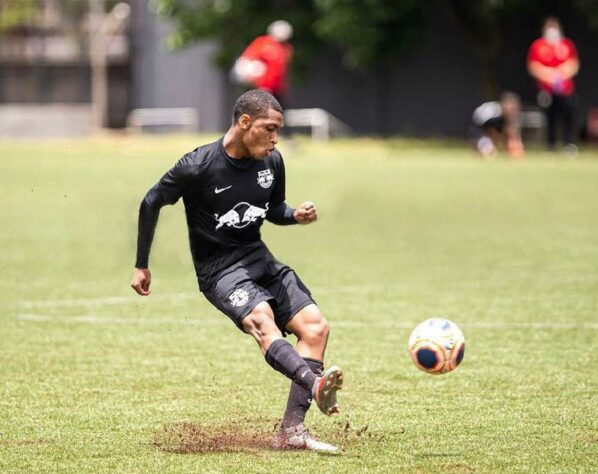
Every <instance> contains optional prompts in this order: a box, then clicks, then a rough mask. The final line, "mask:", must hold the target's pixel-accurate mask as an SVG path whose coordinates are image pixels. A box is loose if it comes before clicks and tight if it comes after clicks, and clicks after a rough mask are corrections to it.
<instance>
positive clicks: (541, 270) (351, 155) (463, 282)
mask: <svg viewBox="0 0 598 474" xmlns="http://www.w3.org/2000/svg"><path fill="white" fill-rule="evenodd" d="M197 144H198V138H197V137H178V138H167V139H165V138H148V139H122V138H121V139H102V140H96V141H86V142H83V141H73V142H60V143H58V142H47V143H21V144H14V143H7V142H4V143H0V166H1V170H2V172H1V173H0V197H1V198H2V206H1V207H0V229H1V230H0V249H1V258H0V336H1V337H0V379H1V381H2V383H1V385H0V472H74V473H84V472H94V473H103V472H129V473H133V472H138V473H147V472H351V473H353V472H530V471H533V472H591V471H594V472H596V471H597V470H598V376H597V375H596V371H597V367H598V154H597V153H596V152H595V151H594V152H593V153H591V152H584V153H582V154H581V155H580V157H579V158H578V159H577V160H567V159H566V158H565V157H564V156H559V155H542V154H540V153H536V154H534V153H532V154H530V156H529V157H528V158H527V159H526V160H525V161H524V162H511V161H506V160H496V161H493V162H483V161H479V160H475V159H473V158H472V157H471V156H470V154H469V152H468V151H467V150H464V149H463V148H459V147H458V146H455V145H450V144H449V145H447V146H441V144H439V143H436V144H434V143H432V144H426V143H420V142H412V141H401V140H396V141H386V142H382V141H373V140H355V141H341V142H334V143H331V144H329V145H313V144H310V143H308V142H299V143H298V144H297V146H296V147H294V148H292V149H288V150H286V153H285V156H286V166H287V190H288V201H289V202H290V203H291V204H297V203H299V202H301V201H302V200H307V199H310V200H313V201H315V202H316V203H317V204H318V206H319V209H320V216H321V219H320V221H319V222H318V223H317V224H316V225H314V226H308V227H301V228H299V227H292V228H289V227H284V228H281V227H275V226H272V225H265V226H264V232H263V233H264V238H265V240H266V241H267V242H268V244H269V246H270V248H271V249H272V250H273V252H274V253H275V255H277V256H278V257H279V258H280V259H281V260H282V261H284V262H286V263H288V264H290V265H291V266H293V267H294V268H295V269H296V270H297V271H298V273H299V274H300V275H301V276H302V279H303V280H304V281H305V282H306V283H307V284H308V285H309V286H310V288H311V289H312V291H313V293H314V296H315V297H316V299H317V301H318V302H319V304H320V306H321V308H322V309H323V311H324V313H325V314H326V316H327V317H328V319H329V320H330V321H331V326H332V334H331V340H330V345H329V350H328V353H327V360H328V361H329V362H334V363H336V364H339V365H341V366H342V367H343V368H344V370H345V373H346V386H345V390H343V393H341V402H342V408H343V413H342V414H341V415H340V416H338V417H333V418H326V417H323V416H321V415H320V414H319V413H317V410H312V411H311V412H310V413H309V415H308V420H307V421H308V423H309V425H310V427H311V428H312V429H313V431H314V432H315V433H316V434H318V435H319V436H321V437H322V438H323V439H325V440H327V441H331V442H334V443H338V444H339V445H340V446H342V449H343V454H342V455H341V456H337V457H330V456H320V455H317V454H312V453H304V452H301V453H297V452H293V453H280V452H274V451H271V450H269V449H267V448H266V447H265V443H266V440H267V438H268V437H269V436H270V435H271V434H272V432H273V429H274V426H275V424H276V423H277V421H278V420H279V419H280V416H281V413H282V411H283V408H284V403H285V399H286V393H287V390H288V385H289V384H288V382H287V381H286V380H284V379H283V377H282V376H281V375H280V374H278V373H276V372H274V371H272V370H271V369H270V368H269V367H268V366H267V364H266V363H265V362H264V361H263V358H262V357H261V355H260V354H259V351H258V349H257V347H256V346H255V343H254V342H253V341H252V340H251V339H250V338H249V337H247V336H245V335H243V334H241V333H240V332H239V331H238V330H236V329H235V327H234V326H233V325H232V324H231V323H230V322H229V321H228V319H227V318H226V317H225V316H223V315H221V314H220V313H218V312H217V311H216V310H214V309H212V308H211V307H210V306H209V304H208V303H207V302H206V301H205V300H204V299H203V297H201V295H200V294H198V292H197V289H196V283H195V278H194V274H193V270H192V264H191V258H190V255H189V249H188V243H187V236H186V228H185V222H184V213H183V209H182V203H179V204H177V205H176V206H175V207H173V208H165V209H164V210H163V212H162V215H161V218H160V224H159V226H158V230H157V235H156V240H155V242H154V247H153V253H152V260H151V262H152V264H151V267H152V271H153V276H154V282H153V294H152V295H151V296H150V297H148V298H141V297H138V296H136V295H134V294H133V292H132V290H131V289H130V288H129V286H128V285H129V281H130V277H131V274H132V265H133V262H134V252H135V238H136V218H137V210H138V204H139V201H140V200H141V197H142V196H143V194H144V193H145V191H146V190H147V188H149V187H150V186H151V185H152V184H153V183H154V182H155V180H156V179H157V178H158V177H159V176H161V174H162V173H163V172H164V171H165V170H166V169H167V168H168V167H169V166H170V165H171V164H172V163H173V162H174V161H175V160H176V159H177V158H178V156H180V155H182V154H183V153H184V152H186V151H188V150H189V149H191V148H194V147H195V146H196V145H197ZM283 151H285V149H284V147H283ZM432 315H443V316H445V317H448V318H450V319H452V320H454V321H456V322H457V323H458V324H459V325H460V326H461V327H462V329H463V331H464V333H465V337H466V340H467V350H466V354H465V359H464V362H463V364H462V365H461V367H459V369H457V370H456V371H455V372H454V373H451V374H448V375H444V376H440V377H433V376H429V375H426V374H424V373H421V372H419V371H418V370H417V369H416V368H415V367H414V366H413V365H412V363H411V361H410V360H409V357H408V354H407V352H406V342H407V338H408V336H409V333H410V331H411V329H412V328H413V327H414V326H415V325H416V323H418V322H419V321H421V320H423V319H426V318H428V317H430V316H432Z"/></svg>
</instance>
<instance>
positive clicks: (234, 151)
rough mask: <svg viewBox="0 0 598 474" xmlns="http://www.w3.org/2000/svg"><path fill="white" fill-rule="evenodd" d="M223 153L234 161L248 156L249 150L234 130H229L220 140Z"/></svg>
mask: <svg viewBox="0 0 598 474" xmlns="http://www.w3.org/2000/svg"><path fill="white" fill-rule="evenodd" d="M222 145H223V146H224V151H225V152H226V154H227V155H228V156H230V157H231V158H233V159H235V160H240V159H242V158H246V157H248V156H249V150H248V149H247V147H246V146H245V144H244V143H243V140H241V137H240V136H239V134H238V133H237V131H236V130H235V129H234V128H232V127H231V128H229V129H228V131H227V132H226V133H225V134H224V139H223V140H222Z"/></svg>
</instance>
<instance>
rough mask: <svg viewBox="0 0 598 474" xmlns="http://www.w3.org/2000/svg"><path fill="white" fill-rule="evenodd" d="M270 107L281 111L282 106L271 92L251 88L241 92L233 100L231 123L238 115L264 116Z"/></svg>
mask: <svg viewBox="0 0 598 474" xmlns="http://www.w3.org/2000/svg"><path fill="white" fill-rule="evenodd" d="M270 109H273V110H276V111H277V112H280V113H282V107H281V105H280V103H279V102H278V101H277V100H276V97H274V96H273V95H272V94H269V93H268V92H265V91H261V90H258V89H253V90H250V91H247V92H245V93H244V94H241V95H240V96H239V98H238V99H237V101H236V102H235V108H234V109H233V124H235V123H237V120H239V117H241V115H243V114H247V115H249V116H250V117H253V118H256V117H266V116H267V115H268V111H269V110H270Z"/></svg>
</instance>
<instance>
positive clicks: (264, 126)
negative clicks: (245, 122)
mask: <svg viewBox="0 0 598 474" xmlns="http://www.w3.org/2000/svg"><path fill="white" fill-rule="evenodd" d="M282 126H283V119H282V114H281V113H280V112H277V111H276V110H273V109H270V110H269V111H268V115H267V116H266V117H258V118H255V119H252V120H251V123H250V125H249V128H248V129H247V131H246V132H245V135H244V137H243V142H244V143H245V146H246V147H247V150H248V151H249V156H251V157H252V158H254V159H256V160H263V159H264V158H266V157H267V156H268V155H270V154H271V153H272V152H273V151H274V148H275V147H276V144H277V143H278V132H279V131H280V129H281V128H282Z"/></svg>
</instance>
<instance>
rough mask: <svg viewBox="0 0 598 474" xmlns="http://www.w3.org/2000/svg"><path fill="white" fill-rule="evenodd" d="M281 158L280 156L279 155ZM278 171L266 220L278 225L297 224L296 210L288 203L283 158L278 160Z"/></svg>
mask: <svg viewBox="0 0 598 474" xmlns="http://www.w3.org/2000/svg"><path fill="white" fill-rule="evenodd" d="M279 156H280V155H279ZM277 164H278V166H277V169H276V179H275V180H274V189H273V190H272V194H271V195H270V202H269V208H268V212H267V213H266V219H267V220H268V221H270V222H272V223H273V224H277V225H290V224H296V223H297V221H296V220H295V218H294V217H293V214H294V212H295V209H293V208H292V207H290V206H289V205H288V204H287V203H286V202H285V199H286V182H285V181H286V177H285V169H284V162H283V161H282V156H280V159H279V160H278V163H277Z"/></svg>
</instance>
